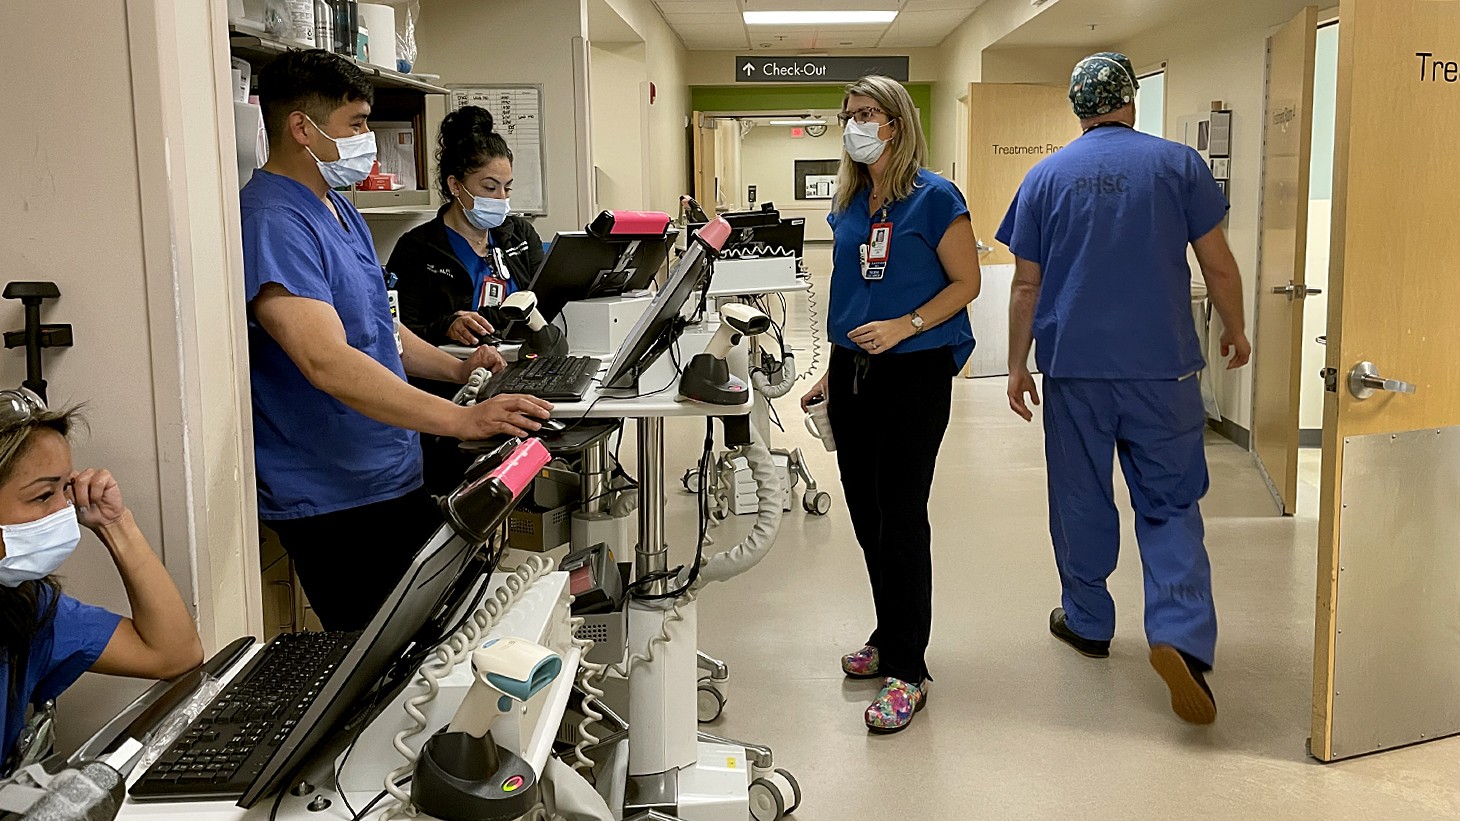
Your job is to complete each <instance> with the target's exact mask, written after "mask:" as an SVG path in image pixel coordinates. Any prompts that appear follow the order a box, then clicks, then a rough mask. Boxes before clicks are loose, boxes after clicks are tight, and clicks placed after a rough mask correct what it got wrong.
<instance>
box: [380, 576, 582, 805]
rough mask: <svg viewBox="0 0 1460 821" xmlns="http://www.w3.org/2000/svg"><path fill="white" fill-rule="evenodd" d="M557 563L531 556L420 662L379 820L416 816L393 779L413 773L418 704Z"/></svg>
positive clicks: (420, 723) (420, 717)
mask: <svg viewBox="0 0 1460 821" xmlns="http://www.w3.org/2000/svg"><path fill="white" fill-rule="evenodd" d="M556 566H557V565H556V562H554V561H553V560H552V559H551V558H548V557H546V556H531V557H529V558H528V559H527V560H526V561H525V562H523V563H522V564H521V565H519V566H518V567H517V568H516V569H515V570H513V571H512V573H511V575H509V576H507V578H506V579H505V580H504V581H503V583H502V586H501V587H499V588H497V591H496V593H494V594H493V595H492V596H491V597H490V598H488V599H487V600H486V602H484V603H483V604H482V606H481V607H479V608H477V609H476V611H474V612H473V613H472V614H471V615H470V616H468V617H467V619H466V622H465V623H464V624H463V625H462V626H461V629H459V630H457V631H456V632H455V633H453V634H451V636H449V637H448V638H447V639H446V640H445V641H443V642H441V643H440V644H438V645H436V647H435V648H434V649H433V650H432V651H431V655H430V656H429V657H427V659H426V660H425V661H424V662H422V663H421V667H420V670H419V671H418V673H419V675H420V682H421V683H423V684H425V685H426V692H424V693H421V694H420V695H417V696H414V697H412V698H410V699H408V700H407V701H406V705H405V710H406V715H407V716H409V717H410V720H411V726H409V727H407V728H405V729H403V730H401V731H400V732H399V733H396V736H395V739H394V741H393V742H392V743H393V744H394V746H395V750H396V752H398V753H400V754H401V757H402V758H404V759H405V763H404V764H402V765H401V766H399V767H396V768H395V769H394V770H392V771H391V772H390V774H389V775H387V776H386V777H385V791H386V792H387V793H389V794H390V797H391V798H392V799H394V801H395V803H394V804H386V805H385V806H384V807H383V808H382V809H381V813H380V816H379V818H380V819H381V821H391V819H398V818H415V817H416V815H417V814H418V813H419V810H417V809H416V807H415V805H414V804H412V803H411V795H410V793H408V792H406V791H405V790H404V789H403V788H402V787H399V786H397V782H399V781H402V780H403V779H405V777H406V776H408V775H410V774H411V771H412V770H413V769H414V768H415V766H416V757H417V755H418V753H417V751H415V750H412V749H411V748H410V747H409V746H407V745H406V742H407V741H409V740H410V739H412V738H414V737H415V736H417V735H419V734H420V733H421V731H422V730H424V729H426V724H427V721H426V714H425V713H423V712H421V708H422V707H425V706H426V705H427V704H430V703H431V702H432V701H435V700H436V696H437V695H438V694H439V693H440V692H441V679H443V678H445V677H446V676H448V675H450V674H451V671H452V670H454V669H455V668H456V666H457V665H458V664H461V663H462V662H464V661H466V659H467V656H469V655H470V654H471V652H472V651H473V650H475V649H476V647H477V645H478V644H480V643H481V640H482V638H483V637H484V636H486V634H487V633H490V632H491V631H492V629H493V628H494V627H496V626H497V623H498V622H500V621H501V620H502V616H503V615H505V614H506V613H507V611H508V610H511V609H512V607H513V606H514V605H516V604H517V602H518V600H519V599H521V598H522V595H523V593H525V592H526V591H527V590H528V589H530V588H531V587H532V586H533V585H534V584H536V583H537V580H538V579H540V578H542V577H543V576H546V575H547V574H549V573H551V572H553V570H554V568H555V567H556Z"/></svg>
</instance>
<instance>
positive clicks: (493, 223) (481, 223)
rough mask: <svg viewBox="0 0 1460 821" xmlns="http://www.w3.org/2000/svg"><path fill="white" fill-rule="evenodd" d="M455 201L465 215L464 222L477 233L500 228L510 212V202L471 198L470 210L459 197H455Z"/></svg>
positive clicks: (489, 198)
mask: <svg viewBox="0 0 1460 821" xmlns="http://www.w3.org/2000/svg"><path fill="white" fill-rule="evenodd" d="M468 196H470V195H468ZM456 201H457V202H459V203H461V210H462V211H463V212H465V213H466V221H467V222H469V223H471V225H472V227H473V228H475V229H477V230H478V231H490V230H492V229H493V228H500V227H501V226H502V223H504V222H506V221H507V214H508V213H509V212H511V210H512V202H511V200H506V199H502V200H499V199H495V198H493V197H476V196H473V197H472V203H471V207H470V208H467V207H466V203H464V202H462V201H461V198H460V197H457V198H456Z"/></svg>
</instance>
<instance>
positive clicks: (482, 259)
mask: <svg viewBox="0 0 1460 821" xmlns="http://www.w3.org/2000/svg"><path fill="white" fill-rule="evenodd" d="M492 126H493V123H492V114H491V112H489V111H487V110H486V109H484V108H479V107H477V106H465V107H462V108H459V109H457V110H456V111H453V112H451V113H450V114H447V115H446V119H445V120H442V122H441V134H440V136H439V137H438V150H437V152H436V160H437V184H438V185H439V187H440V191H441V197H442V199H444V200H445V201H446V204H445V205H443V206H442V207H441V210H440V211H439V212H437V214H436V217H435V219H432V220H431V221H430V222H428V223H426V224H425V225H421V226H418V227H416V228H414V229H412V230H411V231H409V232H407V233H406V234H405V235H404V236H402V237H401V238H400V240H399V241H398V242H396V245H395V249H394V250H393V251H392V252H391V255H390V262H389V263H388V264H387V265H386V268H387V269H388V270H389V271H390V272H391V273H392V274H395V276H396V277H397V282H396V290H397V292H398V294H399V296H400V312H401V322H403V323H404V324H405V325H406V327H408V328H410V329H411V330H412V331H415V333H416V335H417V336H419V337H421V338H422V339H424V340H426V341H427V342H430V343H432V344H434V345H446V344H455V345H466V346H475V345H477V344H480V342H482V341H483V338H484V337H486V336H487V335H489V334H503V333H509V332H510V330H509V329H508V328H506V327H505V323H504V322H503V321H502V319H501V317H500V314H499V311H498V306H500V305H501V304H502V300H503V299H506V298H507V296H508V295H510V294H512V293H513V292H514V291H517V290H520V289H522V288H524V287H526V285H527V283H528V281H529V280H530V279H531V278H532V276H533V275H534V274H535V273H536V272H537V269H538V266H539V265H540V264H541V262H542V240H541V239H539V238H538V235H537V231H536V230H535V229H533V227H532V223H531V222H528V221H527V220H525V219H523V218H522V217H519V216H514V215H512V214H510V213H509V211H510V210H511V202H510V200H509V195H510V194H511V193H512V151H511V149H509V148H508V147H507V142H506V141H505V140H503V139H502V136H501V135H500V134H497V133H496V132H494V131H493V130H492ZM411 382H412V384H414V385H416V387H419V388H421V389H422V390H426V391H430V392H431V393H435V394H437V395H438V396H445V397H447V398H450V397H452V396H454V395H455V394H456V392H457V390H459V389H460V387H461V386H460V385H453V384H448V383H444V382H432V381H430V380H417V379H413V380H411ZM458 445H459V443H458V442H457V441H456V440H455V439H451V438H449V437H440V436H423V437H422V438H421V450H422V452H423V454H424V456H425V462H424V469H425V476H426V487H427V489H428V490H430V491H431V492H432V493H436V494H441V493H445V492H447V491H449V490H451V489H452V488H454V487H456V485H457V483H459V482H460V481H461V477H462V473H463V472H464V471H465V470H466V468H467V467H468V466H469V465H470V464H471V457H470V456H469V455H468V454H465V453H463V452H462V451H461V449H460V447H459V446H458Z"/></svg>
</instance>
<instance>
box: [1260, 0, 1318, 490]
mask: <svg viewBox="0 0 1460 821" xmlns="http://www.w3.org/2000/svg"><path fill="white" fill-rule="evenodd" d="M1317 39H1318V8H1317V7H1316V6H1309V7H1307V8H1305V9H1303V10H1302V11H1301V12H1299V13H1298V16H1297V17H1294V18H1293V19H1292V20H1291V21H1290V22H1289V23H1288V24H1287V25H1285V26H1283V28H1282V29H1281V30H1280V31H1278V32H1277V33H1276V34H1274V35H1273V36H1272V37H1271V38H1270V39H1269V40H1268V43H1267V106H1266V111H1265V112H1264V114H1263V148H1262V153H1263V157H1262V165H1263V174H1262V254H1261V256H1260V257H1259V259H1260V264H1259V265H1258V270H1257V316H1256V329H1255V332H1254V339H1253V345H1252V350H1253V357H1254V362H1253V367H1254V371H1253V378H1254V381H1255V384H1254V386H1253V396H1252V451H1253V454H1254V455H1255V456H1256V458H1257V465H1258V467H1259V468H1260V469H1261V470H1262V473H1263V477H1264V478H1265V479H1266V480H1267V483H1268V488H1269V489H1270V490H1271V491H1272V494H1273V499H1274V500H1275V501H1276V502H1277V506H1278V509H1279V511H1280V512H1281V513H1283V514H1285V515H1289V516H1291V515H1292V514H1293V513H1294V512H1296V511H1297V505H1298V429H1299V427H1300V425H1299V421H1298V411H1299V408H1300V399H1301V396H1302V394H1301V390H1300V389H1301V386H1302V380H1303V379H1304V378H1309V379H1316V378H1317V374H1303V373H1302V367H1303V300H1304V298H1305V297H1306V296H1307V295H1308V290H1307V288H1306V286H1305V285H1304V284H1303V273H1304V271H1305V270H1306V268H1305V266H1306V265H1307V257H1308V171H1309V165H1310V162H1311V157H1312V146H1313V139H1312V138H1313V64H1314V57H1315V52H1316V50H1317Z"/></svg>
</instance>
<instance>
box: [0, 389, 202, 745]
mask: <svg viewBox="0 0 1460 821" xmlns="http://www.w3.org/2000/svg"><path fill="white" fill-rule="evenodd" d="M76 421H77V417H76V416H75V414H74V413H73V412H72V411H51V410H47V409H46V406H45V403H43V402H42V401H41V400H40V398H39V397H37V396H36V395H35V394H33V393H31V392H29V391H25V390H15V391H0V682H3V684H0V762H3V763H0V771H3V772H6V773H8V772H9V771H10V770H11V769H13V767H14V765H15V764H16V763H18V762H19V758H20V756H19V753H20V752H21V751H20V750H18V749H17V741H18V740H19V739H20V737H21V735H22V730H24V729H25V726H26V722H27V715H26V713H27V709H28V708H29V707H30V706H31V705H41V704H43V703H45V702H47V701H51V700H53V699H55V698H56V697H57V696H59V695H60V694H61V693H62V692H63V691H65V690H66V688H68V687H70V686H71V685H72V684H73V683H74V682H75V681H76V680H77V679H78V678H80V677H81V674H82V673H85V672H87V671H88V670H89V671H92V672H97V673H106V674H108V675H115V676H133V677H136V678H156V679H165V678H172V677H174V676H178V675H181V674H183V673H185V672H187V671H188V670H191V669H192V668H194V667H196V666H198V665H199V664H200V663H202V660H203V645H202V642H201V641H199V640H198V631H197V628H196V627H195V626H194V625H193V617H192V615H191V614H190V613H189V612H188V608H187V607H186V606H185V605H184V604H183V600H182V596H181V595H179V593H178V591H177V587H176V586H175V585H174V584H173V583H172V577H171V576H169V575H168V573H167V569H166V568H164V567H163V565H162V562H161V561H160V560H159V559H158V558H157V554H156V553H153V552H152V548H151V546H150V545H148V543H147V537H146V536H143V535H142V531H141V530H140V529H138V527H137V523H136V521H134V520H133V519H132V512H131V511H130V510H128V509H127V506H126V505H125V504H123V503H122V494H121V491H120V490H118V489H117V481H116V479H114V478H113V477H112V475H111V474H110V473H108V472H107V471H105V470H95V469H88V470H84V471H81V472H79V473H78V472H76V471H75V470H73V469H72V466H71V446H70V444H69V443H68V442H67V440H66V437H67V435H68V434H69V432H70V430H71V427H72V426H73V425H74V424H75V422H76ZM82 525H85V526H86V527H88V528H90V529H91V531H92V532H93V533H95V534H96V536H97V538H98V539H100V540H101V543H102V544H103V545H105V546H106V549H107V551H108V552H109V553H111V557H112V561H113V562H115V563H116V566H117V572H118V573H119V574H120V575H121V577H122V585H123V586H124V587H125V588H126V590H127V602H128V604H129V605H130V607H131V611H132V617H131V618H124V617H122V616H119V615H117V614H115V613H111V612H108V611H106V610H103V609H101V608H99V607H93V606H91V605H87V604H82V603H81V602H79V601H77V600H75V599H73V598H71V597H70V596H67V595H65V594H64V593H62V592H61V586H60V583H59V582H58V581H57V580H56V578H55V577H54V576H53V575H52V574H53V573H55V572H56V571H57V570H58V569H59V568H60V567H61V563H62V562H64V561H65V560H66V559H67V557H69V556H70V555H71V553H72V551H74V550H75V549H76V546H77V544H78V543H79V542H80V541H81V526H82Z"/></svg>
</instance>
